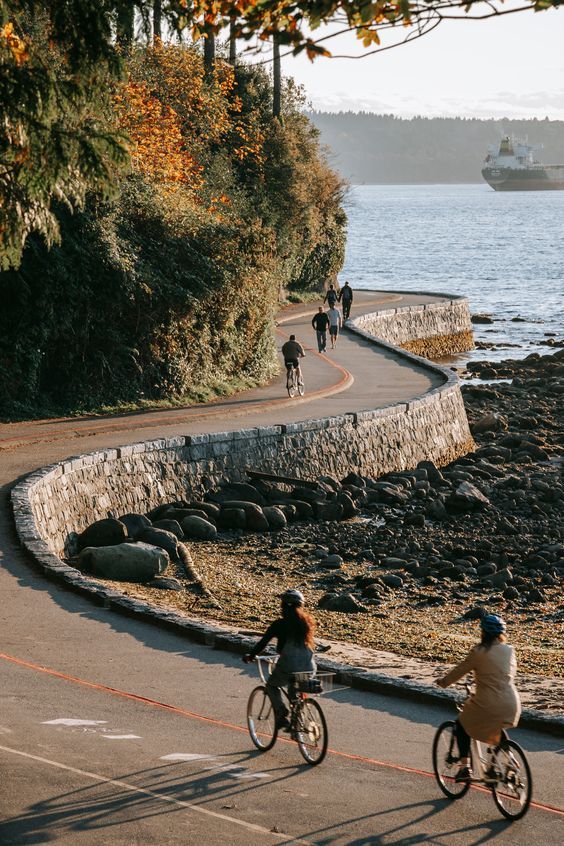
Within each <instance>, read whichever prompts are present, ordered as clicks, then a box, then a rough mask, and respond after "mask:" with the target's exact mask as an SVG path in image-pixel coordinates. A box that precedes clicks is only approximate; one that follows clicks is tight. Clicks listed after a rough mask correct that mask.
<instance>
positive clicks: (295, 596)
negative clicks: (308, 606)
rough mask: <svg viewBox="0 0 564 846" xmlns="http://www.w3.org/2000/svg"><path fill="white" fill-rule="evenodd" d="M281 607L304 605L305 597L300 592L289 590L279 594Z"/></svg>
mask: <svg viewBox="0 0 564 846" xmlns="http://www.w3.org/2000/svg"><path fill="white" fill-rule="evenodd" d="M280 599H281V600H282V604H283V605H305V596H304V595H303V593H302V592H301V591H300V590H294V589H293V588H290V589H289V590H286V591H284V593H281V594H280Z"/></svg>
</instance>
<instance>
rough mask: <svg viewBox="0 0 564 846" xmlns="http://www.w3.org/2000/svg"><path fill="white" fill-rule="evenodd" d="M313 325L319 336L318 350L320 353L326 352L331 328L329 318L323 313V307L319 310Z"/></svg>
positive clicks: (312, 322)
mask: <svg viewBox="0 0 564 846" xmlns="http://www.w3.org/2000/svg"><path fill="white" fill-rule="evenodd" d="M311 325H312V326H313V328H314V329H315V334H316V335H317V349H318V350H319V352H320V353H322V352H325V350H326V348H327V329H328V328H329V318H328V317H327V315H326V314H325V312H324V311H323V306H319V310H318V312H317V314H316V315H314V317H313V320H312V321H311Z"/></svg>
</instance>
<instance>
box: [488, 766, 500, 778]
mask: <svg viewBox="0 0 564 846" xmlns="http://www.w3.org/2000/svg"><path fill="white" fill-rule="evenodd" d="M499 776H500V774H499V773H498V771H497V770H496V768H495V767H494V766H493V764H492V765H491V766H490V767H488V769H487V770H486V772H485V773H484V781H487V782H495V781H499Z"/></svg>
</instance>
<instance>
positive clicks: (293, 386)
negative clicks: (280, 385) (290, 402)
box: [286, 367, 297, 399]
mask: <svg viewBox="0 0 564 846" xmlns="http://www.w3.org/2000/svg"><path fill="white" fill-rule="evenodd" d="M286 388H287V389H288V396H289V397H290V398H291V399H293V398H294V397H295V396H296V390H297V379H296V371H295V370H294V368H293V367H292V369H291V370H288V375H287V376H286Z"/></svg>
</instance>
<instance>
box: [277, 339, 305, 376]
mask: <svg viewBox="0 0 564 846" xmlns="http://www.w3.org/2000/svg"><path fill="white" fill-rule="evenodd" d="M282 355H283V356H284V364H285V365H286V373H289V371H290V368H292V367H293V368H294V369H295V370H296V372H297V374H298V383H299V384H300V385H303V383H304V382H303V379H302V369H301V367H300V358H305V352H304V348H303V347H302V345H301V344H300V343H299V342H298V341H296V336H295V335H290V340H289V341H286V343H285V344H284V346H283V347H282Z"/></svg>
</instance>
